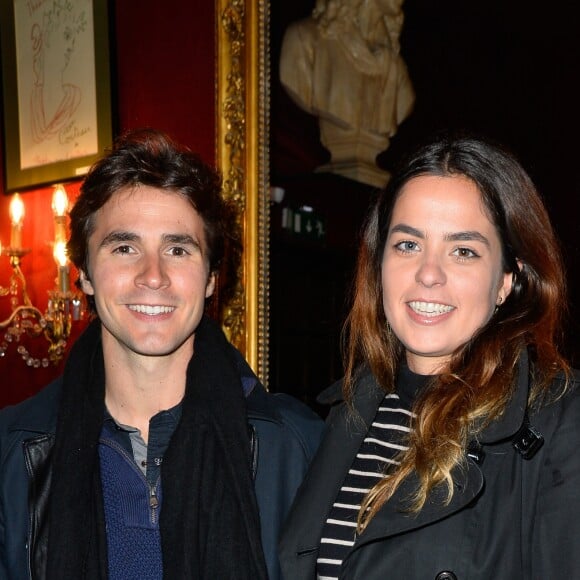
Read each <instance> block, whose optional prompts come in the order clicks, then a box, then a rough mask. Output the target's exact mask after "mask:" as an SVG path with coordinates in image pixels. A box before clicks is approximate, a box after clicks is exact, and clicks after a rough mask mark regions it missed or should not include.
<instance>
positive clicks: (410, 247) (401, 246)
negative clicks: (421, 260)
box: [395, 240, 417, 253]
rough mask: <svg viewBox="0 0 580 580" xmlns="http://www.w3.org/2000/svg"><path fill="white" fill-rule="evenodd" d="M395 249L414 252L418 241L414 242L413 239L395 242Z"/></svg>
mask: <svg viewBox="0 0 580 580" xmlns="http://www.w3.org/2000/svg"><path fill="white" fill-rule="evenodd" d="M395 249H397V250H399V251H400V252H405V253H406V252H414V251H415V250H416V249H417V242H412V241H411V240H404V241H402V242H398V243H397V244H395Z"/></svg>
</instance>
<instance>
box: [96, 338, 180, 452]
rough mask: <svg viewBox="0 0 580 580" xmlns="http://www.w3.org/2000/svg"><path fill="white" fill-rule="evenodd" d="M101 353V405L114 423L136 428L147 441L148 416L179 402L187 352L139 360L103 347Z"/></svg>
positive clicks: (140, 358)
mask: <svg viewBox="0 0 580 580" xmlns="http://www.w3.org/2000/svg"><path fill="white" fill-rule="evenodd" d="M112 350H116V349H112ZM103 354H104V358H105V376H106V382H105V405H106V406H107V409H108V411H109V413H110V414H111V415H112V416H113V418H114V419H115V420H116V421H117V422H118V423H121V424H124V425H130V426H131V427H136V428H137V429H139V430H140V431H141V436H142V437H143V439H144V440H145V442H147V440H148V435H149V420H150V419H151V417H153V416H154V415H156V414H157V413H159V412H160V411H164V410H167V409H171V408H172V407H174V406H175V405H177V404H178V403H179V402H180V401H181V400H182V399H183V395H184V393H185V381H186V371H187V365H188V363H189V360H190V358H191V352H187V351H186V352H184V353H174V354H173V355H171V356H167V357H143V356H136V355H134V353H131V354H127V353H126V352H125V353H124V354H125V355H126V356H123V354H121V353H119V352H108V349H107V346H106V345H105V344H103ZM108 355H109V356H108ZM113 355H114V356H113Z"/></svg>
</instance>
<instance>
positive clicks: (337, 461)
mask: <svg viewBox="0 0 580 580" xmlns="http://www.w3.org/2000/svg"><path fill="white" fill-rule="evenodd" d="M528 377H529V363H528V356H527V353H526V352H523V353H522V355H521V357H520V359H519V361H518V379H517V385H516V388H515V389H514V393H513V396H512V398H511V400H510V402H509V403H508V405H507V407H506V409H505V412H504V413H503V415H502V416H501V417H500V418H499V419H498V420H496V421H494V422H493V423H492V424H490V425H489V426H488V427H487V428H486V429H485V430H484V431H483V432H482V433H481V436H480V438H479V440H480V443H482V444H486V445H490V444H493V443H499V442H500V441H505V440H506V439H509V438H511V437H513V435H515V433H516V432H517V431H518V429H519V428H520V427H521V425H522V423H523V421H524V417H525V413H526V403H527V398H528V390H529V387H528V382H529V381H528ZM384 394H385V393H384V391H383V390H382V389H381V388H380V387H379V386H378V385H377V383H376V381H375V379H374V377H373V376H372V375H371V373H370V372H367V373H365V375H364V376H363V378H362V379H361V380H360V382H359V384H358V385H357V388H356V391H355V394H354V400H353V406H354V408H355V409H356V411H355V412H354V414H353V413H352V412H350V411H349V410H348V409H347V407H346V405H343V406H342V407H340V408H339V409H337V410H336V412H335V413H331V415H330V417H329V431H330V433H329V436H327V437H325V439H324V440H323V442H322V444H321V446H320V449H319V453H318V456H317V458H316V460H315V461H313V463H312V465H311V470H310V474H309V476H308V478H307V480H306V481H305V483H304V484H303V485H304V487H306V488H308V489H309V492H306V495H308V496H311V497H310V501H309V503H308V505H307V506H305V505H304V504H300V507H301V508H303V510H304V511H305V513H302V512H301V511H298V512H297V513H295V514H293V516H294V517H293V525H294V526H299V528H295V529H298V533H297V534H296V535H295V537H299V538H301V541H300V546H301V549H302V550H303V552H304V553H307V552H308V551H309V550H313V549H315V548H317V542H318V540H319V538H320V535H321V532H322V525H323V523H324V520H325V519H326V515H327V514H328V512H329V510H330V506H331V505H332V502H333V501H334V499H335V498H336V495H337V493H338V490H339V487H340V485H341V484H342V476H343V474H345V473H346V472H347V471H348V469H349V468H350V465H351V462H352V459H353V457H354V456H355V455H356V453H357V451H358V449H359V447H360V444H361V442H362V440H363V438H364V436H365V435H366V432H367V430H368V426H369V425H370V424H371V422H372V420H373V418H374V416H375V414H376V410H377V407H378V405H379V404H380V402H381V401H382V399H383V397H384ZM321 400H322V401H325V402H339V401H342V400H343V398H342V395H341V383H340V382H339V383H336V384H334V385H332V386H331V387H329V388H328V389H327V390H326V391H324V392H323V393H322V394H321V396H320V397H319V401H321ZM331 474H336V477H335V478H332V476H331ZM453 479H454V483H455V493H454V495H453V498H452V500H451V502H450V503H449V504H447V505H444V504H445V502H444V500H443V498H442V497H439V496H438V495H437V494H436V493H435V494H434V495H433V497H432V498H430V500H429V501H428V503H427V504H426V505H425V506H424V508H423V509H422V510H421V512H420V513H419V514H417V515H416V516H409V517H404V516H402V515H401V511H400V506H401V505H404V504H402V503H401V500H403V498H406V497H409V496H410V494H411V492H412V490H413V489H415V488H416V485H417V481H416V480H415V479H414V478H413V477H410V478H409V479H408V480H407V481H405V482H404V483H403V484H402V485H401V487H400V488H399V489H398V490H397V493H396V494H395V497H394V498H393V500H392V501H390V502H387V504H386V505H385V506H384V507H383V508H382V509H381V510H380V512H379V513H378V514H377V515H376V516H375V517H374V518H373V520H372V521H371V523H370V524H369V526H368V527H367V529H366V530H365V531H364V532H363V534H361V536H360V538H359V539H358V540H357V545H359V544H364V543H367V542H370V541H372V540H373V539H376V538H378V537H385V536H387V535H391V534H395V533H400V532H403V531H405V530H409V529H413V528H416V527H418V526H421V525H426V524H427V523H429V522H433V521H436V520H439V519H442V518H444V517H447V516H449V515H450V514H452V513H454V512H456V511H459V510H460V509H462V508H463V507H464V506H466V505H467V504H469V503H470V502H471V501H472V500H473V499H474V498H475V497H477V496H478V495H479V494H480V493H481V490H482V488H483V483H484V480H483V474H482V472H481V470H480V469H479V467H478V466H477V465H476V464H475V463H474V462H472V461H468V463H467V467H466V468H464V469H459V468H457V469H455V470H454V472H453ZM310 481H312V482H313V484H312V485H310ZM320 481H325V485H324V486H321V485H320ZM316 482H317V483H316ZM310 488H312V489H310ZM300 514H302V515H300ZM313 524H315V525H313ZM300 526H301V528H300Z"/></svg>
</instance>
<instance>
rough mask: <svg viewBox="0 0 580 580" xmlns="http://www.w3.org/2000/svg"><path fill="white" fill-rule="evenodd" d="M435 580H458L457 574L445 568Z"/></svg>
mask: <svg viewBox="0 0 580 580" xmlns="http://www.w3.org/2000/svg"><path fill="white" fill-rule="evenodd" d="M435 580H457V576H456V575H455V574H454V573H453V572H450V571H449V570H444V571H443V572H439V574H437V576H435Z"/></svg>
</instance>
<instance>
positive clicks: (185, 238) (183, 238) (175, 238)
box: [163, 234, 201, 248]
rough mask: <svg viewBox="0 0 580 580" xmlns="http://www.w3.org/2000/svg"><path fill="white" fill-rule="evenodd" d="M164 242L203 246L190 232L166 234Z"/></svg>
mask: <svg viewBox="0 0 580 580" xmlns="http://www.w3.org/2000/svg"><path fill="white" fill-rule="evenodd" d="M163 242H164V243H165V244H181V245H184V246H196V247H197V248H201V244H200V243H199V242H198V241H197V240H195V239H194V238H193V237H192V236H190V235H189V234H164V236H163Z"/></svg>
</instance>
